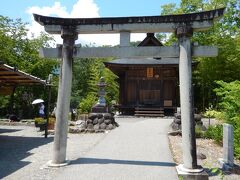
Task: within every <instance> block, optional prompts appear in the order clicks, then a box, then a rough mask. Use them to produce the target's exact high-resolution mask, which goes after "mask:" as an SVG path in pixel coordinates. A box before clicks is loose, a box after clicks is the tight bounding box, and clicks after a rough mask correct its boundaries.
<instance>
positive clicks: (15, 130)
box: [0, 128, 21, 134]
mask: <svg viewBox="0 0 240 180" xmlns="http://www.w3.org/2000/svg"><path fill="white" fill-rule="evenodd" d="M17 131H21V129H2V128H1V129H0V134H2V133H11V132H17Z"/></svg>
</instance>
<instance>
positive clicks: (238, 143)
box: [215, 81, 240, 159]
mask: <svg viewBox="0 0 240 180" xmlns="http://www.w3.org/2000/svg"><path fill="white" fill-rule="evenodd" d="M217 84H218V85H219V86H220V87H219V88H216V89H215V92H216V94H217V96H218V97H219V98H220V104H219V105H220V108H221V112H222V113H223V117H224V121H225V122H226V123H229V124H232V125H233V127H234V154H235V157H236V158H238V159H240V81H233V82H230V83H226V82H223V81H217Z"/></svg>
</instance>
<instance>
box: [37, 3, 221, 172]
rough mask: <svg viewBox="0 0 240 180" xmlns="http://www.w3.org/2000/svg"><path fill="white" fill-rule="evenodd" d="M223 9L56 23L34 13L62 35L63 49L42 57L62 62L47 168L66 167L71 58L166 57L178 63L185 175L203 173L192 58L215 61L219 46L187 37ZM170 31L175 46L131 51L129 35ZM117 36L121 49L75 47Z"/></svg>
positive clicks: (44, 52)
mask: <svg viewBox="0 0 240 180" xmlns="http://www.w3.org/2000/svg"><path fill="white" fill-rule="evenodd" d="M224 10H225V9H224V8H221V9H215V10H212V11H204V12H198V13H191V14H178V15H167V16H140V17H114V18H111V17H109V18H57V17H46V16H41V15H37V14H34V19H35V21H37V22H38V23H40V24H41V25H43V26H44V28H45V31H46V32H48V33H50V34H61V36H62V38H63V45H62V46H60V47H58V48H50V49H42V50H41V55H42V56H44V57H49V58H61V59H62V65H61V74H60V80H59V90H58V101H57V107H58V108H57V115H56V118H57V121H56V128H55V137H54V154H53V159H52V161H51V163H50V165H53V166H61V165H65V163H66V143H67V114H68V109H69V105H70V93H71V82H72V63H73V58H75V57H77V58H91V57H116V58H128V57H131V58H133V57H167V58H178V59H179V80H180V106H181V116H182V117H181V118H182V144H183V148H182V150H183V164H182V165H179V166H178V169H181V170H182V171H184V172H189V173H196V172H201V171H202V169H201V168H199V167H198V165H197V158H196V140H195V129H194V120H193V97H192V95H193V93H192V57H214V56H217V54H218V51H217V47H212V46H194V45H192V43H191V42H190V38H191V36H192V34H193V33H194V32H195V31H203V30H207V29H209V28H210V27H211V26H212V25H213V23H214V20H216V19H219V18H221V17H222V16H223V14H224ZM155 32H173V33H175V35H176V37H177V38H178V45H177V46H168V47H163V46H160V47H130V34H131V33H155ZM109 33H119V34H120V46H119V47H75V46H74V44H75V40H76V39H77V35H78V34H109Z"/></svg>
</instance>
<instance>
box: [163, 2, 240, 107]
mask: <svg viewBox="0 0 240 180" xmlns="http://www.w3.org/2000/svg"><path fill="white" fill-rule="evenodd" d="M221 7H226V12H225V15H224V17H223V18H222V19H221V20H219V21H216V22H215V23H214V26H213V27H212V28H211V29H209V30H208V31H204V32H194V34H193V37H192V39H191V40H192V42H198V44H199V45H208V46H209V45H216V46H218V48H219V53H218V56H217V57H214V58H195V59H194V61H196V62H197V66H196V68H195V71H194V72H193V83H194V96H195V99H194V102H195V106H196V107H198V109H201V110H204V109H205V108H206V107H209V105H210V104H212V105H214V106H216V104H217V102H218V99H217V97H216V95H215V93H214V91H213V89H215V88H216V86H217V85H216V83H214V81H216V80H223V81H226V82H231V81H234V80H239V79H240V1H239V0H212V1H205V0H181V2H180V5H179V6H177V5H176V4H172V3H170V4H166V5H164V6H162V11H161V14H162V15H167V14H181V13H192V12H200V11H206V10H212V9H216V8H221ZM176 41H177V39H176V38H175V36H174V35H171V36H170V38H169V39H168V41H167V42H166V43H165V44H166V45H171V44H172V42H176Z"/></svg>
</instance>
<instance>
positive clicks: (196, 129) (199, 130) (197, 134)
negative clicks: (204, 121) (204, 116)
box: [195, 125, 203, 138]
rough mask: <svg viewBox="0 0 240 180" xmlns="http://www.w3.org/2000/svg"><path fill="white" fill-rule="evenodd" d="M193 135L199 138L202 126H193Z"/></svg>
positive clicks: (201, 133)
mask: <svg viewBox="0 0 240 180" xmlns="http://www.w3.org/2000/svg"><path fill="white" fill-rule="evenodd" d="M195 136H196V138H200V137H202V136H203V131H202V127H201V126H199V125H196V126H195Z"/></svg>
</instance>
